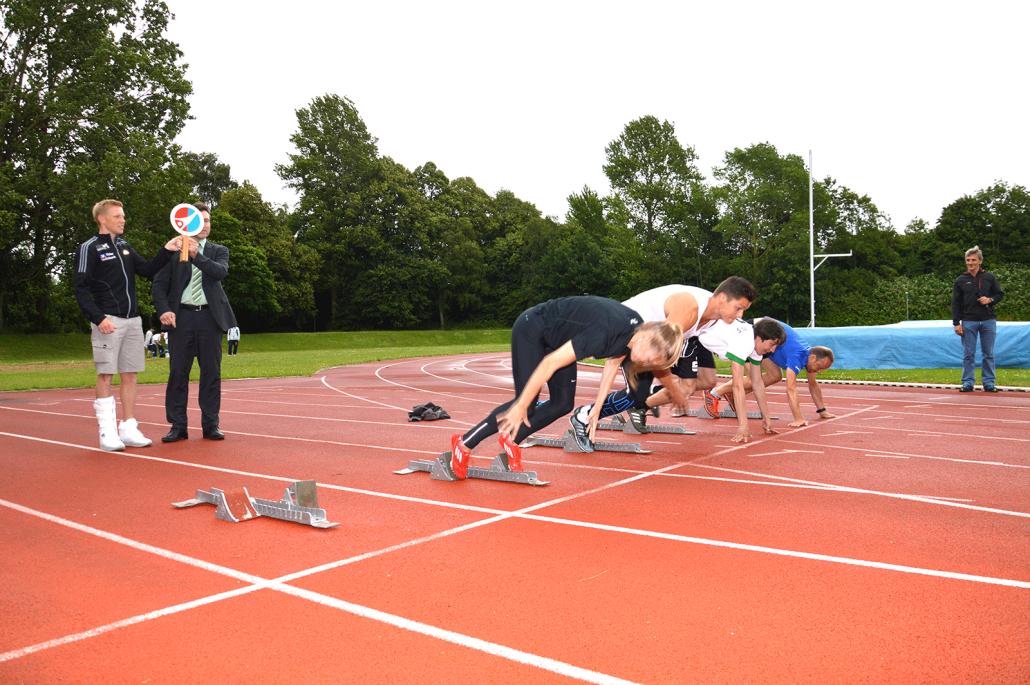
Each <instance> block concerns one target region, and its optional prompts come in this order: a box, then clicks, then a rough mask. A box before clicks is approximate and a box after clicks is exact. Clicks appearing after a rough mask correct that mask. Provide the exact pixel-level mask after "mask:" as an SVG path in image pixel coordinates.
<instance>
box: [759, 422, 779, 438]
mask: <svg viewBox="0 0 1030 685" xmlns="http://www.w3.org/2000/svg"><path fill="white" fill-rule="evenodd" d="M762 430H764V431H765V434H766V435H776V434H777V433H779V431H778V430H776V429H775V428H773V425H772V421H770V420H769V419H765V420H764V421H763V422H762Z"/></svg>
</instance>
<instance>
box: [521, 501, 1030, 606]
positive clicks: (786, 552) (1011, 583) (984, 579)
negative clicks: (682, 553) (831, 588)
mask: <svg viewBox="0 0 1030 685" xmlns="http://www.w3.org/2000/svg"><path fill="white" fill-rule="evenodd" d="M525 518H529V519H533V520H537V521H545V522H548V523H559V522H567V524H568V525H573V526H579V527H582V528H592V529H594V530H604V531H610V532H613V533H627V534H631V535H640V536H643V537H651V538H659V539H662V540H674V541H677V542H687V543H692V544H696V545H705V546H709V547H724V548H726V549H735V550H741V551H746V552H759V553H762V554H772V555H776V556H785V557H794V558H798V559H809V560H813V561H826V562H830V563H834V564H844V565H847V566H864V567H866V568H874V569H880V570H884V571H896V572H898V573H912V574H916V575H923V576H932V577H935V578H949V579H952V580H965V581H970V582H973V583H984V584H987V585H1002V586H1005V587H1014V588H1019V589H1022V590H1028V589H1030V581H1025V580H1014V579H1011V578H996V577H993V576H981V575H975V574H971V573H959V572H955V571H943V570H940V569H931V568H921V567H918V566H906V565H903V564H889V563H885V562H882V561H869V560H867V559H853V558H850V557H840V556H834V555H830V554H818V553H814V552H800V551H797V550H790V549H780V548H778V547H765V546H762V545H747V544H743V543H739V542H728V541H726V540H713V539H709V538H698V537H692V536H688V535H677V534H675V533H659V532H656V531H641V530H639V529H636V528H625V527H623V526H611V525H607V524H603V523H590V522H586V521H569V520H568V519H559V518H552V517H550V516H540V515H538V514H533V515H527V516H525Z"/></svg>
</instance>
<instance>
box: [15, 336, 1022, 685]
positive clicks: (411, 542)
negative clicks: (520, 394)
mask: <svg viewBox="0 0 1030 685" xmlns="http://www.w3.org/2000/svg"><path fill="white" fill-rule="evenodd" d="M507 367H508V359H507V357H506V356H504V355H497V354H492V355H469V356H461V357H447V358H439V357H437V358H430V359H410V360H402V361H395V362H388V363H378V364H367V365H362V366H352V367H341V368H334V369H330V370H328V371H324V372H320V373H318V374H316V375H315V376H313V377H311V378H287V379H274V380H243V381H232V382H226V383H225V384H224V386H223V404H222V428H223V430H224V431H225V433H226V435H227V440H226V441H225V442H222V443H214V442H208V441H203V440H200V439H199V437H200V435H199V415H198V413H197V410H196V408H195V405H196V400H195V397H196V387H195V386H194V387H193V388H192V389H191V400H192V405H193V408H192V409H191V414H190V418H191V421H192V422H193V424H194V425H193V432H192V439H191V440H190V441H188V442H181V443H176V444H173V445H162V444H161V443H160V442H159V441H157V438H159V437H160V435H162V434H163V433H164V432H165V431H166V429H167V426H166V424H165V423H164V419H163V417H164V409H163V386H144V387H141V388H140V396H139V400H138V405H139V406H138V411H137V414H138V416H139V418H140V421H141V424H142V428H143V429H144V431H145V432H146V433H147V434H148V435H149V436H150V437H151V438H154V439H155V445H153V446H151V447H149V448H146V449H136V450H130V451H128V452H125V453H118V454H111V453H104V452H101V451H99V450H98V449H96V423H95V420H94V418H93V417H92V406H91V402H92V391H91V390H67V391H47V392H32V393H7V394H0V474H2V475H0V545H2V549H3V554H2V555H0V583H2V585H3V591H2V592H0V610H2V617H0V682H4V683H48V684H49V683H86V682H95V683H121V682H133V683H166V682H175V683H183V682H199V681H206V682H225V683H230V682H233V683H235V682H244V681H246V682H259V681H260V680H295V679H300V680H302V681H303V682H307V683H344V682H390V683H408V682H418V683H429V682H432V683H492V682H498V683H500V682H508V683H511V682H519V683H522V682H534V683H536V682H576V681H580V682H583V681H585V682H601V683H615V682H624V681H632V682H655V683H660V682H664V683H683V682H705V683H708V682H742V681H747V682H759V681H760V682H827V681H845V682H855V681H875V682H883V681H893V682H906V683H908V682H913V681H920V682H991V683H1004V682H1012V683H1015V682H1027V681H1028V680H1030V659H1028V655H1030V648H1028V645H1030V430H1028V427H1030V395H1028V394H1023V393H1002V394H1000V395H995V396H991V395H984V394H981V393H975V394H973V395H959V394H958V393H955V392H949V391H942V390H920V389H899V388H889V389H887V388H876V387H868V386H834V385H831V386H824V388H825V390H824V395H826V397H827V401H828V405H829V406H830V408H831V410H832V411H833V412H835V413H837V414H838V416H839V418H837V419H835V420H829V421H820V422H817V423H814V424H813V425H810V426H808V427H805V428H801V429H790V428H788V427H787V426H786V424H787V422H788V421H789V415H790V414H789V410H788V409H787V406H786V403H785V397H784V395H783V390H782V386H777V387H776V388H774V389H773V390H772V393H771V400H772V409H773V411H774V413H775V414H776V415H778V416H779V417H781V420H780V421H778V422H777V424H778V428H779V429H780V430H781V433H780V434H778V435H775V436H768V437H759V439H757V440H756V441H755V442H753V443H751V444H748V445H746V446H734V445H732V443H730V441H729V438H730V437H731V436H732V435H733V432H734V427H735V423H734V422H733V421H729V420H720V421H717V422H711V421H700V420H697V419H686V420H682V419H677V421H684V425H687V426H688V427H689V428H692V429H696V430H698V435H695V436H676V435H653V436H643V437H644V438H645V439H644V440H643V443H644V445H645V446H646V447H648V448H650V449H652V450H654V451H653V453H652V454H647V455H635V454H618V453H595V454H592V455H574V454H563V453H562V452H561V451H559V450H555V449H549V448H543V447H535V448H532V449H528V450H526V451H525V460H526V462H527V468H530V469H533V470H536V471H537V472H538V473H539V475H540V477H541V478H542V479H544V480H550V481H551V485H549V486H547V487H538V488H534V487H528V486H520V485H512V484H506V483H494V482H487V481H466V482H458V483H447V482H439V481H433V480H430V479H429V477H428V475H427V474H424V473H418V474H412V475H408V476H398V475H394V474H393V473H392V471H393V470H395V469H398V468H401V467H403V466H405V465H406V463H407V462H408V460H410V459H418V458H433V457H434V456H436V455H437V454H438V453H439V452H440V451H442V450H444V449H445V448H446V445H447V442H448V436H449V435H450V434H451V433H452V432H456V431H463V430H464V429H465V428H466V427H468V426H469V425H471V424H473V423H474V422H476V421H478V420H479V419H480V418H482V416H483V415H485V414H486V412H487V411H488V410H489V409H490V408H491V407H492V406H494V405H495V404H498V403H500V402H501V401H503V400H505V399H507V398H508V397H510V395H511V380H510V376H509V375H508V371H507ZM597 382H598V374H596V373H594V372H591V371H583V372H581V373H580V383H579V388H580V397H581V398H582V399H583V400H586V399H587V398H589V397H591V396H592V395H593V393H594V391H595V389H596V384H597ZM802 394H803V398H804V400H803V401H804V402H808V398H807V394H806V393H805V391H802ZM430 400H431V401H434V402H436V403H437V404H440V405H443V406H444V407H446V408H447V410H448V411H449V412H450V414H451V416H452V417H453V418H452V420H450V421H437V422H430V423H408V422H407V421H406V412H407V411H408V410H409V409H410V408H411V407H412V406H413V405H415V404H421V403H424V402H426V401H430ZM805 411H806V413H811V407H810V406H808V407H806V408H805ZM662 421H663V422H667V421H669V419H664V418H663V419H662ZM752 424H753V428H752V430H753V431H755V432H756V433H759V434H760V428H759V425H758V422H757V421H754V422H752ZM566 425H567V424H565V423H564V422H560V423H556V424H555V425H554V426H552V431H551V432H552V434H558V433H559V432H561V431H563V430H564V428H565V427H566ZM603 437H605V438H614V439H618V440H630V439H632V438H631V436H623V435H621V434H612V433H606V434H604V435H603ZM477 451H478V452H479V453H480V455H481V456H482V457H483V460H482V463H483V465H486V464H487V463H488V459H489V457H492V456H493V454H495V453H496V451H497V450H496V443H495V442H494V441H493V440H492V439H491V440H490V441H488V442H484V443H483V445H481V446H480V448H479V450H477ZM308 478H313V479H316V480H317V481H318V483H319V497H320V502H321V505H322V506H323V507H324V508H325V509H326V510H327V511H328V514H329V518H330V519H331V520H334V521H340V522H341V525H340V526H339V527H337V528H335V529H332V530H316V529H313V528H310V527H306V526H300V525H296V524H290V523H285V522H281V521H275V520H270V519H257V520H254V521H249V522H246V523H241V524H231V523H225V522H222V521H218V520H216V519H215V517H214V510H213V508H212V507H208V506H202V507H195V508H192V509H185V510H176V509H173V508H171V507H170V506H169V505H170V503H171V502H173V501H178V500H183V499H187V498H189V497H192V496H193V492H194V491H195V490H196V489H198V488H200V489H208V488H210V487H211V486H215V487H222V488H230V487H235V486H246V487H247V488H248V489H249V491H250V493H251V494H252V495H254V496H257V497H266V498H273V499H276V498H278V497H279V496H280V495H281V494H282V490H283V488H284V487H285V485H286V484H288V483H289V482H291V481H293V480H299V479H308Z"/></svg>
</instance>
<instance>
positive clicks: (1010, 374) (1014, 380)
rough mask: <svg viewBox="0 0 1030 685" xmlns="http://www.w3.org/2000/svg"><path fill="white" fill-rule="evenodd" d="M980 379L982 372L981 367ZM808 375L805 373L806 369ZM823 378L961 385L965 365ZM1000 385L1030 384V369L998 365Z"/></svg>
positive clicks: (720, 367) (723, 368)
mask: <svg viewBox="0 0 1030 685" xmlns="http://www.w3.org/2000/svg"><path fill="white" fill-rule="evenodd" d="M715 366H716V370H717V371H718V372H719V373H729V372H730V365H729V362H724V361H722V360H721V359H717V360H716V362H715ZM976 375H977V379H979V377H980V372H979V371H977V374H976ZM801 377H802V378H804V377H805V374H804V373H802V374H801ZM819 378H820V379H825V380H847V381H883V382H890V383H945V384H949V385H958V384H960V383H961V382H962V369H847V370H842V369H832V368H831V369H827V370H826V371H821V372H820V373H819ZM995 380H996V381H997V383H998V385H1014V386H1020V387H1026V386H1030V369H998V370H997V378H996V379H995Z"/></svg>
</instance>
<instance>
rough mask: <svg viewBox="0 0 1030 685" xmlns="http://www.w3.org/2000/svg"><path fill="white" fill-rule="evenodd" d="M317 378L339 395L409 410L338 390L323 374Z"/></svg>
mask: <svg viewBox="0 0 1030 685" xmlns="http://www.w3.org/2000/svg"><path fill="white" fill-rule="evenodd" d="M319 380H320V381H322V385H324V386H325V387H327V388H329V389H330V390H332V391H333V392H338V393H340V394H341V395H346V396H347V397H353V398H354V399H356V400H361V401H362V402H371V403H372V404H378V405H379V406H380V407H388V408H389V409H399V410H400V411H402V412H404V413H405V414H407V412H409V411H411V410H410V409H406V408H404V407H398V406H397V405H395V404H386V403H385V402H379V401H377V400H370V399H369V398H367V397H362V396H361V395H352V394H351V393H349V392H347V391H346V390H340V389H339V388H336V387H333V386H332V385H330V384H329V381H327V380H326V379H325V376H322V377H321V378H320V379H319Z"/></svg>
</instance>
